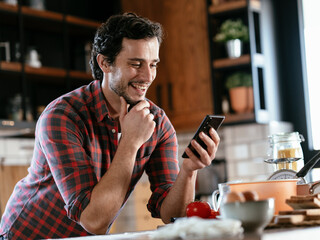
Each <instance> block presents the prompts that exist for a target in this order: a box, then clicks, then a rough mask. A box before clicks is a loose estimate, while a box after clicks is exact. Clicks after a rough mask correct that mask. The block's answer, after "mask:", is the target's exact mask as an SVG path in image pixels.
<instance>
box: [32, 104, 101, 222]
mask: <svg viewBox="0 0 320 240" xmlns="http://www.w3.org/2000/svg"><path fill="white" fill-rule="evenodd" d="M66 108H67V107H66ZM77 118H78V117H77V115H76V114H74V113H73V112H72V111H68V110H66V109H63V108H56V109H54V110H48V111H47V112H45V113H44V114H43V115H42V116H41V118H40V119H39V121H38V126H39V127H38V131H37V135H38V136H39V139H40V144H41V148H42V151H43V153H44V154H45V157H46V159H47V162H48V165H49V168H50V171H51V173H52V176H53V178H54V181H55V183H56V185H57V188H58V190H59V192H60V194H61V196H62V198H63V200H64V202H65V210H66V211H67V215H68V217H69V218H70V219H72V220H74V221H76V222H79V219H80V215H81V213H82V211H83V210H84V209H85V208H86V206H87V205H88V203H89V201H90V197H91V190H92V188H93V187H94V186H95V185H96V183H97V179H96V175H95V174H94V169H93V167H92V165H91V164H90V156H89V155H88V154H86V151H85V149H84V148H83V146H82V145H83V139H82V133H81V130H80V129H81V122H80V120H79V119H77Z"/></svg>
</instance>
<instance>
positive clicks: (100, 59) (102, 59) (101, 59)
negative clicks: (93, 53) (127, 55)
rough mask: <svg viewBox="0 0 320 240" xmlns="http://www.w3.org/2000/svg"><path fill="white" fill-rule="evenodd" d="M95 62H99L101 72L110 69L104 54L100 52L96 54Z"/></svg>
mask: <svg viewBox="0 0 320 240" xmlns="http://www.w3.org/2000/svg"><path fill="white" fill-rule="evenodd" d="M97 63H98V64H99V67H100V69H101V71H102V72H109V71H110V67H109V64H108V62H107V60H106V58H105V56H103V55H102V54H98V56H97Z"/></svg>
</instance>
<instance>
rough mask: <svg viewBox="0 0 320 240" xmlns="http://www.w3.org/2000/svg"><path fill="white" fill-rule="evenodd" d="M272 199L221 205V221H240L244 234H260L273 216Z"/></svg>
mask: <svg viewBox="0 0 320 240" xmlns="http://www.w3.org/2000/svg"><path fill="white" fill-rule="evenodd" d="M274 209H275V201H274V198H268V199H265V200H260V201H247V202H232V203H224V204H222V205H221V210H220V214H221V218H222V219H230V218H231V219H236V220H240V221H241V223H242V227H243V229H244V231H245V232H250V233H261V232H262V231H263V229H264V228H265V227H266V226H267V225H268V224H269V223H270V222H271V220H272V217H273V215H274Z"/></svg>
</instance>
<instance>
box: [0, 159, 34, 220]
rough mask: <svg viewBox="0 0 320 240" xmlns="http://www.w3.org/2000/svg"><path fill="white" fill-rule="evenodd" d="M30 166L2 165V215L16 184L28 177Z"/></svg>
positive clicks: (0, 187)
mask: <svg viewBox="0 0 320 240" xmlns="http://www.w3.org/2000/svg"><path fill="white" fill-rule="evenodd" d="M28 167H29V166H4V165H0V193H1V194H0V214H1V216H2V213H3V212H4V209H5V206H6V204H7V201H8V199H9V197H10V195H11V193H12V191H13V188H14V186H15V185H16V183H17V182H18V181H19V180H20V179H22V178H24V177H25V176H27V173H28Z"/></svg>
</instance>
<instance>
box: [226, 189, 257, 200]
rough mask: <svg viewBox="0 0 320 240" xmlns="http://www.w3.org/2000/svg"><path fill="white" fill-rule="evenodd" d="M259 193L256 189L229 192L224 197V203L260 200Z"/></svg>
mask: <svg viewBox="0 0 320 240" xmlns="http://www.w3.org/2000/svg"><path fill="white" fill-rule="evenodd" d="M258 200H259V195H258V193H257V192H256V191H244V192H234V191H232V192H229V193H227V194H226V196H225V197H224V200H223V202H224V203H231V202H248V201H258Z"/></svg>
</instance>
